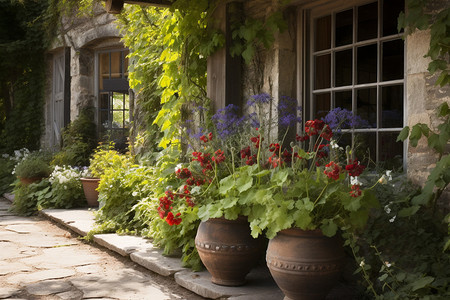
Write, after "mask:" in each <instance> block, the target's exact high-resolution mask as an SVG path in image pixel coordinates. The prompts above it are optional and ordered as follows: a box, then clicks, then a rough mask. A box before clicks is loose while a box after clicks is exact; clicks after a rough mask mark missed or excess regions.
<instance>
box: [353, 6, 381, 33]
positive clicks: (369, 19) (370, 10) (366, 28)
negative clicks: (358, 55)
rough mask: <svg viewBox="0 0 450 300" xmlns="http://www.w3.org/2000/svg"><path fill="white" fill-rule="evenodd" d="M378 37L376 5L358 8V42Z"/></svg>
mask: <svg viewBox="0 0 450 300" xmlns="http://www.w3.org/2000/svg"><path fill="white" fill-rule="evenodd" d="M377 37H378V3H377V2H374V3H370V4H366V5H363V6H360V7H358V42H359V41H365V40H370V39H374V38H377Z"/></svg>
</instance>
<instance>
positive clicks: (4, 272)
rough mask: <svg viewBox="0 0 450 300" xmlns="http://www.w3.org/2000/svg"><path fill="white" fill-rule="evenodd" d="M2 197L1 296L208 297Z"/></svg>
mask: <svg viewBox="0 0 450 300" xmlns="http://www.w3.org/2000/svg"><path fill="white" fill-rule="evenodd" d="M9 206H10V203H9V202H8V201H7V200H5V199H3V198H0V299H16V300H18V299H31V300H34V299H43V300H50V299H51V300H53V299H120V300H122V299H152V300H153V299H155V300H159V299H189V300H190V299H192V300H195V299H203V298H202V297H200V296H198V295H196V294H194V293H191V292H190V291H188V290H186V289H184V288H182V287H180V286H179V285H178V284H177V283H176V282H175V281H174V279H173V278H170V277H163V276H160V275H158V274H155V273H153V272H150V271H148V270H147V269H144V268H143V267H141V266H139V265H137V264H136V263H134V262H132V261H131V260H129V259H128V258H124V257H122V256H120V255H117V254H115V253H112V252H111V251H109V250H106V249H104V248H98V247H95V246H94V245H90V244H87V243H85V242H83V241H81V240H80V239H78V238H77V236H78V235H76V234H71V233H69V232H68V231H66V230H63V229H61V228H59V227H57V226H56V225H54V224H52V223H51V222H50V221H48V220H46V219H44V218H41V217H29V218H25V217H19V216H16V215H14V214H12V213H10V212H8V208H9Z"/></svg>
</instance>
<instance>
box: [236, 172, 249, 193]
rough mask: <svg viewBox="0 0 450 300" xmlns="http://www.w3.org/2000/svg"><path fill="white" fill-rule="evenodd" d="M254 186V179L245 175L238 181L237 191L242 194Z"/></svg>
mask: <svg viewBox="0 0 450 300" xmlns="http://www.w3.org/2000/svg"><path fill="white" fill-rule="evenodd" d="M252 185H253V177H251V176H248V175H247V174H243V175H242V176H241V177H239V178H238V179H237V180H236V186H237V190H238V191H239V192H240V193H242V192H245V191H246V190H248V189H249V188H251V187H252Z"/></svg>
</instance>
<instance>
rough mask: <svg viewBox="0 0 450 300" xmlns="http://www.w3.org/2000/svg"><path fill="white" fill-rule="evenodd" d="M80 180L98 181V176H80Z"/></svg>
mask: <svg viewBox="0 0 450 300" xmlns="http://www.w3.org/2000/svg"><path fill="white" fill-rule="evenodd" d="M80 180H84V181H99V180H100V178H98V177H81V178H80Z"/></svg>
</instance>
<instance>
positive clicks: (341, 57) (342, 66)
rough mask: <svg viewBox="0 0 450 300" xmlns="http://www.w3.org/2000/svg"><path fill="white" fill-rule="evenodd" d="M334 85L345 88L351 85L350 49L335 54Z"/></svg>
mask: <svg viewBox="0 0 450 300" xmlns="http://www.w3.org/2000/svg"><path fill="white" fill-rule="evenodd" d="M335 68H336V70H335V74H334V76H335V84H336V86H345V85H351V84H352V49H348V50H344V51H339V52H336V53H335Z"/></svg>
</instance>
